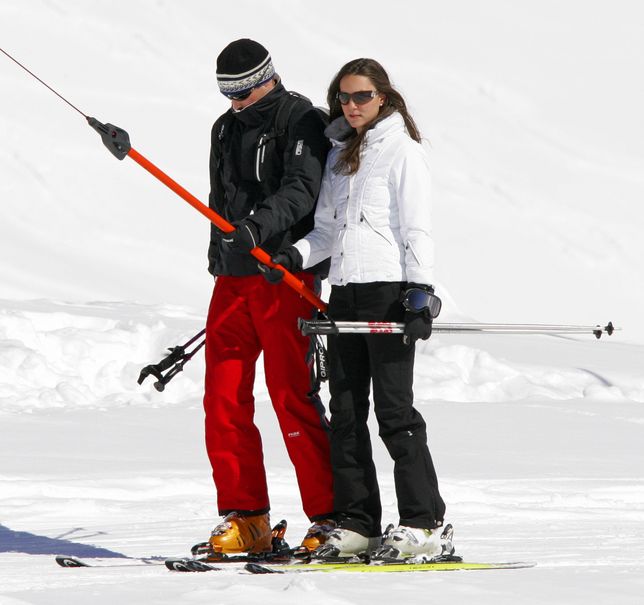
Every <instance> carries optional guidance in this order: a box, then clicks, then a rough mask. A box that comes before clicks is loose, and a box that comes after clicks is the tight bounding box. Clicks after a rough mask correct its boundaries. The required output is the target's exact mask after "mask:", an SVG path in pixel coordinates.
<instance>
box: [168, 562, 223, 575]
mask: <svg viewBox="0 0 644 605" xmlns="http://www.w3.org/2000/svg"><path fill="white" fill-rule="evenodd" d="M164 563H165V566H166V567H167V568H168V569H169V570H170V571H183V572H192V571H195V572H199V571H219V570H220V569H221V568H220V567H215V566H214V565H211V564H210V563H206V562H205V561H200V560H199V559H166V560H165V561H164Z"/></svg>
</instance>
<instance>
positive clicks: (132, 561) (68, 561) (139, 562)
mask: <svg viewBox="0 0 644 605" xmlns="http://www.w3.org/2000/svg"><path fill="white" fill-rule="evenodd" d="M104 561H109V562H104ZM112 561H123V563H112ZM164 562H165V557H114V558H109V559H99V558H96V559H79V558H77V557H68V556H66V555H56V563H58V565H60V566H61V567H66V568H69V567H149V566H150V565H163V563H164Z"/></svg>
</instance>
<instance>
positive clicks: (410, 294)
mask: <svg viewBox="0 0 644 605" xmlns="http://www.w3.org/2000/svg"><path fill="white" fill-rule="evenodd" d="M401 302H402V303H403V306H404V307H405V332H404V334H403V342H404V343H405V344H407V345H411V344H414V343H415V342H416V341H417V340H419V339H420V340H427V339H428V338H429V337H430V336H431V335H432V321H433V319H434V317H437V316H438V314H439V313H440V308H441V301H440V299H439V298H438V297H437V296H436V295H435V294H434V288H433V287H432V286H426V285H424V284H413V283H410V284H407V289H406V290H405V291H404V292H403V293H402V295H401Z"/></svg>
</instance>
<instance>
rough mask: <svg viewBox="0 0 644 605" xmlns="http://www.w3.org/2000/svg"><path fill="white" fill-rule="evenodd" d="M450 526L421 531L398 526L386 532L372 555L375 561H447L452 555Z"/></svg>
mask: <svg viewBox="0 0 644 605" xmlns="http://www.w3.org/2000/svg"><path fill="white" fill-rule="evenodd" d="M453 535H454V528H453V527H452V526H451V525H446V526H445V527H444V528H443V527H437V528H436V529H422V528H419V527H406V526H404V525H399V526H398V527H396V528H395V529H392V530H391V531H389V532H387V533H386V534H385V537H384V541H383V543H382V546H381V547H380V548H379V549H378V550H377V551H376V552H375V553H374V558H376V559H383V560H385V559H389V560H392V559H396V560H398V559H413V560H414V561H415V562H419V563H420V562H426V561H436V560H447V559H449V558H450V557H451V555H453V554H454V550H455V549H454V544H453V543H452V539H453Z"/></svg>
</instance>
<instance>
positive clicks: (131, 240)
mask: <svg viewBox="0 0 644 605" xmlns="http://www.w3.org/2000/svg"><path fill="white" fill-rule="evenodd" d="M240 37H252V38H255V39H258V40H260V41H261V42H263V43H264V44H265V45H266V46H267V47H268V48H269V49H270V51H271V53H272V56H273V60H274V63H275V65H276V68H277V70H278V72H279V73H280V75H281V76H282V77H283V79H284V82H285V85H286V86H287V88H289V89H292V90H297V91H300V92H302V93H303V94H306V95H307V96H309V97H310V98H311V99H312V100H313V101H314V102H315V103H316V104H324V100H325V89H326V86H327V85H328V83H329V82H330V81H331V79H332V77H333V75H334V73H335V72H336V71H337V69H338V68H339V67H340V66H341V65H342V64H343V63H345V62H346V61H348V60H350V59H352V58H355V57H358V56H371V57H374V58H376V59H378V60H379V61H381V62H382V63H383V64H384V65H385V67H386V68H387V69H388V70H389V71H390V74H391V76H392V78H393V80H394V82H395V83H396V85H397V86H398V87H399V88H400V89H401V91H402V92H403V94H404V95H405V97H406V99H407V101H408V103H409V105H410V108H411V111H412V113H413V115H414V116H415V117H416V118H417V121H418V123H419V126H420V128H421V131H422V132H423V133H424V135H425V136H426V137H427V139H428V140H427V143H426V145H427V148H428V150H429V151H430V154H431V157H432V166H433V168H432V170H433V179H434V199H433V205H434V216H435V230H434V235H435V238H436V241H437V276H438V284H437V287H438V292H439V294H440V295H441V296H442V298H443V299H444V311H443V315H442V316H441V320H442V321H450V320H468V319H470V320H471V319H473V318H474V319H475V320H477V321H489V322H520V323H525V322H530V323H533V322H537V323H557V324H558V323H562V324H584V325H585V324H590V325H595V324H605V323H606V322H608V321H609V320H612V321H613V322H614V323H615V325H618V326H619V327H621V328H622V330H621V331H619V332H616V333H615V334H614V335H613V336H612V337H603V338H602V339H601V340H599V341H597V340H596V339H595V338H594V337H593V336H592V335H589V336H574V337H563V336H559V337H552V336H517V335H468V336H465V335H460V336H459V335H456V334H444V335H443V334H436V335H434V336H433V337H432V338H431V340H430V341H428V342H425V343H421V344H420V345H419V355H418V361H417V366H416V378H415V393H416V403H417V406H418V408H419V409H420V410H421V411H422V413H423V415H424V417H425V418H426V420H427V422H428V427H429V438H430V447H431V451H432V455H433V457H434V460H435V463H436V466H437V469H438V473H439V479H440V482H441V488H442V492H443V496H444V498H445V500H446V502H447V506H448V512H447V521H449V522H451V523H452V524H453V525H454V527H455V541H456V547H457V550H458V552H459V553H460V554H461V555H463V556H464V557H465V558H466V559H468V560H472V561H510V560H522V561H532V562H536V563H537V566H536V567H534V568H531V569H523V570H513V571H494V572H453V573H449V574H447V573H436V574H434V573H415V574H403V575H397V576H396V577H393V578H392V577H384V576H374V575H373V574H369V575H351V574H340V573H334V574H321V575H304V574H302V575H283V576H268V577H267V576H248V575H246V576H241V575H239V574H238V573H237V572H236V571H235V570H233V569H231V570H227V571H223V572H217V573H209V574H185V575H184V574H171V573H170V572H168V571H166V569H165V567H163V566H157V565H150V566H145V567H136V566H131V567H123V568H113V567H111V568H106V569H76V570H73V569H62V568H60V567H58V566H57V565H56V564H55V562H54V560H53V555H55V554H67V555H75V556H81V557H82V556H85V557H101V558H102V559H103V560H104V561H105V562H108V561H109V562H112V563H121V564H123V565H128V564H129V563H131V561H129V560H128V559H127V558H126V557H138V556H184V555H186V554H187V552H188V548H189V547H190V546H191V545H192V544H193V543H195V542H198V541H201V540H203V539H205V538H206V537H207V536H208V534H209V531H210V529H211V528H212V526H213V525H214V524H215V522H216V521H217V514H216V505H215V490H214V486H213V484H212V481H211V478H210V468H209V464H208V460H207V457H206V454H205V448H204V445H203V434H202V426H203V412H202V409H201V395H202V383H203V372H204V364H203V356H202V355H200V354H198V355H197V356H196V357H195V359H194V360H193V361H191V362H190V363H189V364H188V365H187V366H186V369H185V371H184V372H183V373H181V374H180V375H179V376H177V377H176V378H175V379H174V380H173V382H172V383H170V385H168V387H167V388H166V390H165V391H164V392H163V393H159V392H157V391H156V390H155V389H154V388H153V387H152V385H151V383H152V382H153V379H148V381H146V382H145V383H144V385H142V386H139V385H138V384H137V382H136V380H137V377H138V374H139V371H140V370H141V368H142V367H143V366H145V365H146V364H148V363H151V362H155V361H158V360H159V359H160V358H161V357H162V356H163V355H164V353H165V350H166V349H167V347H171V346H174V345H177V344H182V343H184V342H185V341H186V340H188V338H190V337H191V336H193V335H194V334H195V333H197V332H198V331H199V330H200V329H201V328H202V327H203V323H204V317H205V312H206V309H207V305H208V302H209V296H210V291H211V287H212V278H211V277H210V276H208V274H207V272H206V258H205V252H206V248H207V239H208V231H209V226H208V223H207V221H206V220H205V219H204V218H203V217H201V216H200V215H199V214H197V213H196V212H195V211H194V210H192V209H191V208H190V207H189V206H187V205H186V204H185V203H184V202H183V201H182V200H180V199H179V198H178V197H176V195H174V194H173V193H172V192H170V191H169V190H168V189H166V188H165V187H164V186H163V185H161V184H160V183H159V182H158V181H156V180H155V179H153V178H152V177H151V176H150V175H148V174H147V173H145V172H144V171H143V170H141V168H140V167H138V166H136V165H135V164H134V163H133V162H132V161H131V160H130V159H128V158H126V159H125V160H123V161H122V162H118V161H116V160H115V159H114V158H113V157H112V156H111V155H110V154H109V153H107V151H106V150H105V148H104V147H103V146H102V144H101V142H100V139H99V138H98V137H97V135H96V133H95V132H93V131H92V130H91V129H90V128H88V127H87V126H86V124H85V123H84V122H85V120H84V118H83V116H81V115H80V114H79V113H77V112H76V111H75V110H74V109H73V108H71V107H69V106H67V105H65V104H64V103H63V102H62V101H61V100H60V99H58V98H56V97H55V96H54V95H52V93H51V92H49V91H47V90H46V89H45V88H44V87H43V86H42V85H41V84H39V83H37V82H36V81H35V80H33V79H32V78H30V77H28V75H27V74H26V73H25V72H24V71H22V70H21V69H20V68H19V67H18V66H17V65H15V63H13V62H11V61H10V60H9V59H8V58H7V57H5V56H4V55H2V54H0V87H1V90H2V95H0V132H1V133H2V145H0V171H1V173H0V174H1V178H0V198H1V199H2V207H3V215H2V221H0V604H1V605H15V604H21V605H22V604H25V603H29V604H34V605H41V604H49V603H65V604H68V605H76V604H81V603H83V604H84V603H92V604H93V605H108V604H110V605H111V604H113V603H123V604H134V603H141V602H150V603H158V604H176V603H194V604H198V603H204V604H205V603H208V604H209V605H213V604H216V603H225V604H226V605H234V604H236V603H239V604H247V603H265V604H269V603H279V604H283V605H289V604H291V603H293V604H295V603H301V602H303V601H306V602H307V603H311V604H317V603H319V604H324V605H343V604H349V603H350V604H359V605H362V604H365V605H366V604H367V603H373V602H385V601H393V600H395V601H397V602H401V603H405V604H415V603H429V602H433V601H440V602H441V603H450V604H453V605H459V604H461V603H462V604H466V603H467V604H469V603H477V604H478V605H505V604H508V605H509V604H512V605H515V604H516V603H521V604H528V605H532V604H535V605H536V604H543V603H548V604H556V603H561V604H566V605H568V604H570V605H577V604H578V605H582V604H583V605H588V604H589V603H593V604H595V603H597V604H604V603H606V604H608V603H613V602H619V603H620V604H622V605H630V604H635V603H640V602H641V599H642V597H641V595H642V593H643V592H644V573H643V572H644V471H643V469H642V460H644V370H643V368H644V328H643V327H642V322H641V320H640V317H641V310H642V308H644V271H642V258H644V238H642V237H641V233H642V229H643V228H644V211H643V210H642V206H641V200H642V198H643V195H644V170H642V167H643V166H644V153H643V152H642V146H641V141H642V140H644V119H643V118H642V114H641V109H640V108H641V107H642V106H644V89H643V88H642V79H641V75H640V76H638V75H637V74H642V73H644V52H643V51H644V42H643V41H644V10H643V9H642V6H641V4H640V3H638V2H635V1H634V0H633V1H627V0H616V1H614V2H612V3H610V5H608V4H606V3H603V2H598V1H596V0H590V1H584V2H582V1H581V0H566V1H565V2H555V1H554V0H545V1H544V0H541V1H539V2H537V1H536V0H534V1H533V0H528V1H527V2H521V3H517V2H514V3H513V2H510V1H509V0H490V1H489V2H485V3H480V2H477V1H476V0H458V1H457V2H453V3H446V2H438V1H437V0H427V1H425V2H415V1H410V2H404V3H399V4H398V5H393V4H391V3H385V2H382V1H381V0H373V1H372V2H370V3H368V4H366V5H365V4H362V5H350V4H347V3H346V2H339V1H338V0H329V1H328V2H326V3H323V4H320V5H319V6H316V5H312V4H310V3H302V2H297V1H296V0H272V1H266V2H258V1H250V0H238V1H237V2H235V3H234V4H224V3H214V2H207V1H205V0H185V1H184V2H181V3H178V2H175V3H173V2H167V1H164V0H136V1H133V2H128V3H114V2H107V1H106V0H91V1H89V2H82V1H80V0H33V1H32V2H24V1H20V0H3V2H2V3H0V47H2V48H3V49H4V50H6V51H7V52H9V53H11V54H13V55H14V56H15V57H16V58H17V59H18V60H20V61H22V62H23V63H24V64H25V65H26V66H27V67H28V68H29V69H31V70H33V71H34V72H35V73H36V74H37V75H38V76H39V77H41V78H42V79H43V80H44V81H45V82H47V83H48V84H49V85H51V86H52V87H54V88H55V89H56V90H58V91H59V92H60V93H61V94H63V95H64V96H66V97H67V98H68V99H69V100H70V101H71V102H72V103H73V104H74V105H75V106H76V107H77V108H78V109H79V110H80V111H81V112H82V113H84V114H86V115H90V116H94V117H96V118H98V119H99V120H101V121H103V122H110V123H112V124H116V125H118V126H120V127H121V128H124V129H125V130H127V131H128V132H129V134H130V138H131V141H132V144H133V147H134V148H135V149H137V150H138V151H139V152H140V153H142V154H143V155H145V156H146V157H148V158H149V159H150V160H151V161H152V162H154V163H155V164H157V165H158V166H159V167H160V168H161V169H163V170H165V171H166V172H168V173H169V174H170V175H171V176H172V177H173V178H174V179H175V180H177V181H178V182H180V183H181V184H182V185H183V186H184V187H186V188H187V189H188V190H189V191H191V192H192V193H193V194H194V195H196V196H197V197H198V198H199V199H202V200H204V201H205V200H206V199H207V195H208V170H207V162H208V147H209V137H210V127H211V125H212V122H213V121H214V119H215V118H216V117H217V116H218V115H219V114H220V113H221V112H223V111H224V110H225V109H226V100H225V99H224V98H223V97H221V95H219V93H218V91H217V87H216V81H215V77H214V62H215V58H216V56H217V54H218V52H219V50H220V49H221V48H222V47H223V46H224V45H225V44H227V43H228V42H229V41H231V40H234V39H236V38H240ZM255 396H256V404H257V423H258V425H259V426H260V428H261V430H262V434H263V438H264V447H265V458H266V465H267V469H268V475H269V477H268V479H269V486H270V495H271V501H272V518H273V521H274V522H277V521H278V520H279V519H281V518H286V519H288V521H289V529H288V532H287V540H288V541H289V542H290V543H292V544H296V543H297V542H298V541H299V540H300V539H301V537H302V535H303V534H304V532H305V531H306V528H307V519H306V518H305V517H304V515H303V513H302V510H301V503H300V499H299V494H298V491H297V488H296V484H295V476H294V473H293V470H292V466H291V464H290V462H289V460H288V456H287V454H286V451H285V448H284V446H283V444H282V442H281V437H280V436H279V431H278V429H277V425H276V420H275V416H274V413H273V411H272V409H271V406H270V402H269V400H268V395H267V392H266V388H265V386H264V384H263V376H262V370H261V364H259V365H258V377H257V382H256V389H255ZM323 398H324V399H325V400H328V395H327V392H326V390H324V391H323ZM371 428H372V435H373V436H374V454H375V456H376V461H377V466H378V471H379V478H380V483H381V491H382V499H383V506H384V512H385V519H386V520H387V521H392V522H396V521H397V518H396V500H395V492H394V486H393V482H392V472H391V471H392V465H391V461H390V459H389V456H388V454H387V452H386V451H385V449H384V447H383V446H382V444H381V442H380V441H379V439H378V438H377V427H376V426H375V425H374V424H373V423H372V427H371ZM329 580H331V581H329Z"/></svg>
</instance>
